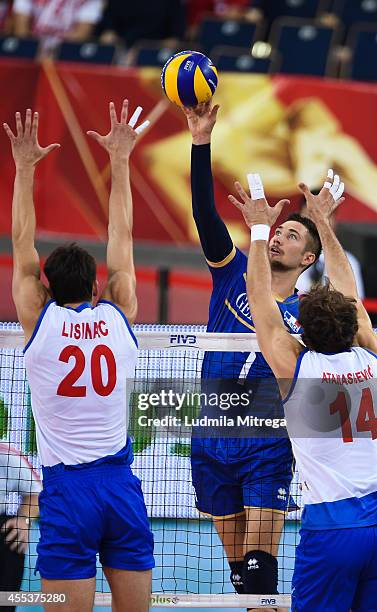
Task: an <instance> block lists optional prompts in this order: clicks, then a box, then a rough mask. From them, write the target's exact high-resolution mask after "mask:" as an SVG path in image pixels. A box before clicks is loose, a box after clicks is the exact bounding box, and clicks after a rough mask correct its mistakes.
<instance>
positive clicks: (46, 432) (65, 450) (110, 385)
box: [24, 300, 137, 466]
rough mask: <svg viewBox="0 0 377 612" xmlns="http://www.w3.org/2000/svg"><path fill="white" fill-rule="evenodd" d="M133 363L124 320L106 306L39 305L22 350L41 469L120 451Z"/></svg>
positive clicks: (133, 353)
mask: <svg viewBox="0 0 377 612" xmlns="http://www.w3.org/2000/svg"><path fill="white" fill-rule="evenodd" d="M136 358H137V342H136V339H135V336H134V335H133V332H132V330H131V328H130V326H129V324H128V321H127V318H126V317H125V315H124V314H123V313H122V312H121V311H120V310H119V309H118V308H117V307H116V306H115V305H114V304H112V303H111V302H107V301H105V300H101V301H100V302H98V304H97V306H95V307H94V308H92V306H91V305H90V304H82V305H81V306H79V307H78V308H76V309H73V308H70V307H60V306H57V304H56V303H55V302H53V301H51V302H49V303H48V304H46V306H45V307H44V309H43V311H42V312H41V315H40V317H39V320H38V323H37V325H36V327H35V329H34V332H33V335H32V337H31V338H30V341H29V342H28V344H27V345H26V347H25V349H24V362H25V368H26V374H27V379H28V382H29V385H30V391H31V401H32V408H33V414H34V419H35V424H36V434H37V446H38V453H39V457H40V461H41V463H42V465H43V466H52V465H56V464H57V463H64V464H65V465H75V464H80V463H88V462H91V461H95V460H97V459H100V458H102V457H106V456H108V455H114V454H116V453H117V452H118V451H120V450H121V449H122V448H123V447H124V446H125V445H126V442H127V420H128V414H127V402H128V398H127V391H129V389H127V385H128V384H129V383H128V381H130V379H132V378H133V376H134V371H135V365H136Z"/></svg>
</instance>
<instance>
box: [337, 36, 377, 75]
mask: <svg viewBox="0 0 377 612" xmlns="http://www.w3.org/2000/svg"><path fill="white" fill-rule="evenodd" d="M347 47H348V48H349V49H350V50H351V57H350V59H349V60H347V61H346V62H345V63H344V65H343V67H342V69H341V75H340V76H341V77H343V78H348V79H353V80H358V81H377V24H376V25H375V26H372V25H370V26H368V25H364V24H360V25H355V26H354V27H353V28H351V31H350V34H349V37H348V41H347Z"/></svg>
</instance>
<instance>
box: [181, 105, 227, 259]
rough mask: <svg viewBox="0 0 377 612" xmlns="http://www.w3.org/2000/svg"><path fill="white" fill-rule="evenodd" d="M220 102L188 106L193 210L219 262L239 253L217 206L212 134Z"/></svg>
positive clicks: (208, 252) (209, 255)
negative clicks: (212, 159)
mask: <svg viewBox="0 0 377 612" xmlns="http://www.w3.org/2000/svg"><path fill="white" fill-rule="evenodd" d="M218 109H219V106H214V107H213V108H212V106H211V103H210V102H208V103H206V104H201V105H199V106H197V107H196V108H185V109H184V112H185V115H186V118H187V123H188V127H189V130H190V132H191V135H192V149H191V193H192V213H193V217H194V221H195V224H196V228H197V230H198V234H199V239H200V243H201V246H202V249H203V252H204V256H205V258H206V259H207V261H208V263H209V264H210V265H211V263H214V264H218V263H220V262H224V260H226V259H227V258H228V257H230V258H231V257H232V254H233V255H234V254H235V247H234V245H233V241H232V239H231V237H230V234H229V232H228V230H227V227H226V225H225V223H224V221H223V220H222V219H221V217H220V215H219V213H218V212H217V210H216V205H215V196H214V189H213V178H212V169H211V135H212V130H213V128H214V126H215V123H216V117H217V111H218Z"/></svg>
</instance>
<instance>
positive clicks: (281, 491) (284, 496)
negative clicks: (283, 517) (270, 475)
mask: <svg viewBox="0 0 377 612" xmlns="http://www.w3.org/2000/svg"><path fill="white" fill-rule="evenodd" d="M277 498H278V499H282V500H283V501H285V500H286V499H287V491H286V490H285V489H283V488H282V487H281V488H280V489H278V494H277Z"/></svg>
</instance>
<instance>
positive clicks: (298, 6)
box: [262, 0, 332, 20]
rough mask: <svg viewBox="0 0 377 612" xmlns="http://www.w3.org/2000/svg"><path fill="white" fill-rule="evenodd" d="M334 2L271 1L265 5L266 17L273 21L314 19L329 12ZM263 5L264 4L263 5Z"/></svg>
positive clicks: (318, 0)
mask: <svg viewBox="0 0 377 612" xmlns="http://www.w3.org/2000/svg"><path fill="white" fill-rule="evenodd" d="M331 1H332V0H270V2H266V3H265V9H264V10H265V12H266V16H267V17H268V18H269V19H270V20H272V19H275V18H277V17H281V16H285V17H303V18H305V19H312V18H314V17H317V15H319V14H320V13H323V12H325V11H328V10H329V7H330V3H331ZM262 5H263V3H262Z"/></svg>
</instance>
